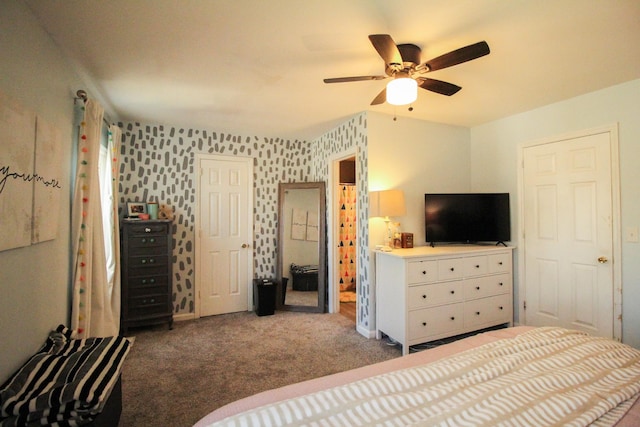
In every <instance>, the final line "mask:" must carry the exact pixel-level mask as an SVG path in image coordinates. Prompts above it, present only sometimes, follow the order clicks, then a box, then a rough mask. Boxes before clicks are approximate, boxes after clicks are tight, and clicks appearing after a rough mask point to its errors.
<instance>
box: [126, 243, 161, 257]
mask: <svg viewBox="0 0 640 427" xmlns="http://www.w3.org/2000/svg"><path fill="white" fill-rule="evenodd" d="M140 255H164V256H167V244H166V242H165V244H164V246H163V245H157V244H154V245H149V246H129V248H128V256H129V257H134V256H140Z"/></svg>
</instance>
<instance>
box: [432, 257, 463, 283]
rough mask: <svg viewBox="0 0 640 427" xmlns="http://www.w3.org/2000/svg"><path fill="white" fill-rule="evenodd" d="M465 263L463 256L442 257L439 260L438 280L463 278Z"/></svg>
mask: <svg viewBox="0 0 640 427" xmlns="http://www.w3.org/2000/svg"><path fill="white" fill-rule="evenodd" d="M463 272H464V263H463V259H462V258H451V259H441V260H439V261H438V280H452V279H460V278H462V274H463Z"/></svg>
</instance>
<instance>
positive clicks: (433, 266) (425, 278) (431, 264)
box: [407, 260, 438, 283]
mask: <svg viewBox="0 0 640 427" xmlns="http://www.w3.org/2000/svg"><path fill="white" fill-rule="evenodd" d="M408 264H409V268H408V272H407V274H408V282H409V283H431V282H435V281H436V280H437V279H438V262H437V261H426V260H425V261H422V260H418V261H411V262H409V263H408Z"/></svg>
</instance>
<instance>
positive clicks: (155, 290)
mask: <svg viewBox="0 0 640 427" xmlns="http://www.w3.org/2000/svg"><path fill="white" fill-rule="evenodd" d="M163 293H164V294H165V295H166V294H167V285H166V283H165V284H164V285H145V286H136V287H133V286H132V287H131V288H129V298H138V297H146V296H151V295H158V294H163Z"/></svg>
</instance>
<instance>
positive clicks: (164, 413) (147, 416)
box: [120, 311, 401, 427]
mask: <svg viewBox="0 0 640 427" xmlns="http://www.w3.org/2000/svg"><path fill="white" fill-rule="evenodd" d="M130 332H131V335H135V337H136V342H135V345H134V346H133V348H132V349H131V352H130V353H129V356H128V357H127V360H126V361H125V365H124V369H123V377H122V381H123V383H122V388H123V390H122V391H123V413H122V417H121V421H120V426H121V427H128V426H172V427H180V426H192V425H193V424H194V423H195V422H196V421H198V420H199V419H200V418H202V417H203V416H204V415H206V414H207V413H209V412H211V411H213V410H214V409H216V408H218V407H220V406H222V405H224V404H226V403H229V402H231V401H234V400H237V399H240V398H242V397H245V396H248V395H251V394H254V393H257V392H260V391H263V390H269V389H272V388H275V387H281V386H283V385H286V384H290V383H294V382H298V381H302V380H305V379H311V378H315V377H318V376H324V375H328V374H332V373H336V372H341V371H344V370H347V369H352V368H356V367H360V366H364V365H369V364H372V363H376V362H380V361H384V360H388V359H392V358H394V357H399V356H400V354H401V352H400V349H399V348H398V347H392V346H388V345H387V344H386V343H385V342H383V341H377V340H375V339H367V338H365V337H363V336H362V335H360V334H359V333H357V332H356V331H355V325H354V323H353V322H351V321H349V319H347V318H346V317H344V316H341V315H339V314H314V313H297V312H283V311H276V313H275V314H274V315H272V316H256V314H255V313H253V312H242V313H234V314H228V315H222V316H212V317H207V318H202V319H199V320H192V321H185V322H175V323H174V329H173V330H172V331H169V330H167V328H166V326H165V327H162V326H160V327H154V328H149V329H132V330H131V331H130Z"/></svg>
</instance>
